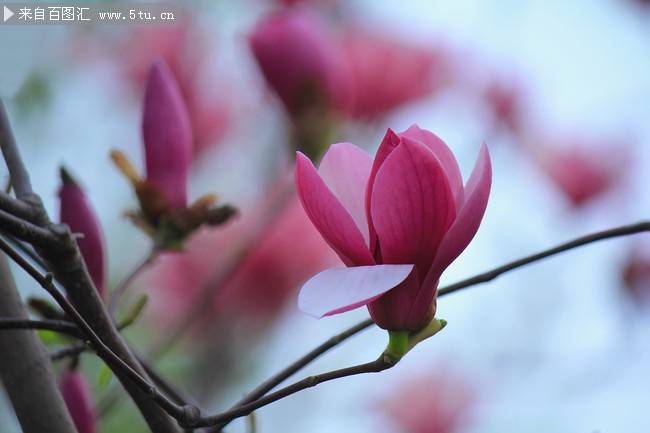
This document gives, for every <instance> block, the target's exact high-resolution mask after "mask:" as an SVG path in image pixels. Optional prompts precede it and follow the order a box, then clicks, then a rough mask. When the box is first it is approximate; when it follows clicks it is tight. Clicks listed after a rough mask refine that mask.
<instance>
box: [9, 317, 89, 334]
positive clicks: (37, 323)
mask: <svg viewBox="0 0 650 433" xmlns="http://www.w3.org/2000/svg"><path fill="white" fill-rule="evenodd" d="M12 329H43V330H47V331H54V332H59V333H61V334H66V335H69V336H70V337H75V338H80V337H81V334H80V333H79V328H77V327H76V326H75V325H74V323H71V322H68V321H65V320H48V319H46V320H32V319H24V318H14V317H0V330H12Z"/></svg>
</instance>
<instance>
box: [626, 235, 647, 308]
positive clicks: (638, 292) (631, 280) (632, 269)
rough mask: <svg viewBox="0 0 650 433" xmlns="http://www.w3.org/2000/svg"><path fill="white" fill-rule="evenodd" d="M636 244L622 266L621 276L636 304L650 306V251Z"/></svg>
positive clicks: (627, 291)
mask: <svg viewBox="0 0 650 433" xmlns="http://www.w3.org/2000/svg"><path fill="white" fill-rule="evenodd" d="M644 246H645V248H644V247H643V246H642V245H641V244H639V245H635V246H634V247H633V248H632V249H631V250H630V252H629V253H628V255H627V257H626V259H625V262H623V266H622V267H621V278H622V281H623V284H624V286H623V287H624V288H625V289H626V293H627V294H628V295H629V296H630V298H631V299H632V300H633V301H634V304H635V305H639V306H646V307H647V306H650V251H648V244H647V243H646V244H645V245H644Z"/></svg>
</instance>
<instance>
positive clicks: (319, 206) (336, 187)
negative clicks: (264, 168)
mask: <svg viewBox="0 0 650 433" xmlns="http://www.w3.org/2000/svg"><path fill="white" fill-rule="evenodd" d="M295 176H296V185H297V189H298V194H299V196H300V200H301V201H302V205H303V207H304V209H305V211H306V213H307V215H308V216H309V218H310V219H311V221H312V223H313V224H314V225H315V226H316V228H317V229H318V230H319V231H320V233H321V235H322V236H323V237H324V238H325V240H326V241H327V242H328V243H329V245H330V246H331V247H332V248H333V249H334V251H336V253H337V254H338V255H339V257H340V258H341V260H342V261H343V263H345V265H346V266H348V267H347V268H337V269H329V270H326V271H323V272H321V273H319V274H318V275H316V276H315V277H313V278H312V279H310V280H309V281H308V282H307V283H306V284H305V285H304V286H303V288H302V290H301V292H300V296H299V306H300V308H301V309H302V310H303V311H305V312H306V313H308V314H311V315H314V316H316V317H323V316H328V315H332V314H338V313H342V312H345V311H348V310H351V309H354V308H358V307H360V306H363V305H367V306H368V310H369V311H370V315H371V317H372V318H373V320H374V321H375V323H377V325H379V326H380V327H382V328H384V329H388V330H409V331H417V330H420V329H421V328H423V327H424V326H426V325H427V324H428V323H429V322H430V321H431V319H432V318H433V317H434V314H435V309H436V302H435V300H436V289H437V286H438V280H439V278H440V275H441V274H442V272H443V271H444V270H445V268H447V266H449V264H451V262H452V261H453V260H454V259H455V258H456V257H458V255H460V253H461V252H462V251H463V250H464V249H465V247H466V246H467V245H468V244H469V242H470V241H471V240H472V238H473V237H474V235H475V234H476V231H477V230H478V227H479V224H480V222H481V219H482V218H483V214H484V212H485V208H486V206H487V202H488V197H489V194H490V186H491V181H492V169H491V163H490V157H489V153H488V150H487V147H486V146H485V145H484V146H483V147H482V148H481V151H480V153H479V156H478V161H477V163H476V166H475V168H474V171H473V173H472V175H471V177H470V179H469V181H468V182H467V184H466V185H465V187H463V183H462V178H461V174H460V169H459V168H458V163H457V162H456V159H455V157H454V155H453V153H452V152H451V150H450V149H449V148H448V147H447V145H446V144H445V143H444V142H443V141H442V140H441V139H440V138H438V137H437V136H435V135H434V134H433V133H431V132H429V131H427V130H423V129H420V128H419V127H418V126H416V125H413V126H411V127H410V128H409V129H407V130H406V131H404V132H402V133H401V134H396V133H394V132H393V131H392V130H390V129H389V130H388V132H387V133H386V136H385V137H384V139H383V141H382V143H381V144H380V146H379V150H378V151H377V155H376V157H375V159H374V161H373V159H372V158H371V157H370V156H369V155H368V154H367V153H366V152H365V151H363V150H361V149H360V148H358V147H356V146H355V145H353V144H350V143H339V144H334V145H332V146H331V147H330V149H329V150H328V152H327V153H326V154H325V156H324V158H323V160H322V162H321V164H320V168H319V170H318V171H316V168H315V167H314V165H313V164H312V163H311V161H310V160H309V159H308V158H307V157H305V156H304V155H303V154H301V153H298V155H297V162H296V173H295Z"/></svg>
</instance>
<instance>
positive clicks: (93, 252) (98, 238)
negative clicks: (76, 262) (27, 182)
mask: <svg viewBox="0 0 650 433" xmlns="http://www.w3.org/2000/svg"><path fill="white" fill-rule="evenodd" d="M61 182H62V185H61V188H60V189H59V200H60V203H59V204H60V211H59V218H60V221H61V222H62V223H64V224H67V225H68V226H69V227H70V230H71V231H72V233H78V234H80V235H81V236H79V237H77V238H76V239H77V244H78V245H79V250H80V251H81V255H82V256H83V258H84V262H86V267H87V268H88V273H89V274H90V277H91V278H92V280H93V283H94V284H95V287H96V288H97V291H98V292H99V295H100V296H101V297H102V298H104V296H105V294H106V248H105V245H104V236H103V234H102V230H101V227H100V225H99V220H98V219H97V216H96V215H95V212H94V211H93V209H92V207H91V206H90V203H89V202H88V198H87V197H86V194H85V193H84V191H83V189H81V187H80V186H79V184H78V183H77V182H76V181H75V180H74V179H73V178H72V176H70V174H69V173H68V172H67V171H66V170H65V169H64V168H63V167H61Z"/></svg>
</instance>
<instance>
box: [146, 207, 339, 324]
mask: <svg viewBox="0 0 650 433" xmlns="http://www.w3.org/2000/svg"><path fill="white" fill-rule="evenodd" d="M267 213H268V209H267V207H263V208H261V209H259V210H257V211H255V210H253V211H251V212H246V213H244V216H243V217H242V220H240V221H238V222H236V223H234V224H232V225H231V226H229V227H226V228H225V229H223V230H220V231H217V232H214V231H211V232H202V233H200V234H198V235H196V236H194V238H192V240H190V241H189V243H188V245H187V248H186V250H185V251H184V252H183V253H182V254H168V255H165V256H163V257H161V258H160V260H159V263H158V264H157V265H156V266H154V268H153V269H152V271H151V272H150V273H149V277H148V281H150V282H151V283H152V286H153V287H156V292H155V296H152V298H153V299H152V301H153V307H154V310H155V311H154V313H155V314H156V315H157V316H158V317H159V318H167V319H170V320H175V319H178V317H179V316H181V315H182V314H183V313H184V312H185V311H187V309H188V308H189V306H190V305H193V303H194V302H196V298H197V296H198V294H199V293H200V292H201V291H202V290H203V287H204V286H205V285H206V284H210V281H211V278H213V276H214V274H215V273H218V272H219V270H220V269H222V267H223V266H224V265H225V266H228V263H229V261H230V260H231V259H232V257H233V256H236V255H238V254H240V253H241V250H240V248H241V240H242V239H246V237H247V236H248V235H249V234H250V233H251V232H254V231H255V230H256V228H257V227H258V225H259V224H262V223H263V221H264V218H267V217H268V216H267ZM335 262H336V257H335V256H334V255H333V254H332V252H331V251H330V249H329V248H328V247H327V245H326V244H325V242H324V241H323V240H322V239H321V237H320V236H319V234H318V232H317V231H316V230H315V229H314V227H313V226H312V225H311V223H310V222H309V220H308V219H307V217H306V216H305V214H304V212H303V211H302V209H301V208H300V204H299V202H298V200H297V198H296V197H295V196H294V197H292V198H291V199H290V202H289V204H288V205H287V206H286V208H284V209H283V210H282V211H281V212H280V214H278V215H277V216H276V218H275V219H274V220H273V222H272V223H271V225H270V226H269V227H268V229H267V230H266V232H264V233H263V234H262V236H261V238H260V239H259V240H258V242H257V243H255V244H254V245H253V249H252V250H251V251H250V252H249V253H248V255H247V256H246V258H245V259H244V260H243V262H241V263H240V265H239V267H238V268H237V270H236V271H235V273H234V274H233V275H232V277H231V278H230V279H229V280H228V281H227V282H226V284H225V285H224V286H222V287H218V288H217V287H215V288H214V289H215V290H214V293H215V295H214V298H213V300H212V302H213V307H212V316H214V317H215V318H219V319H224V320H229V319H232V320H235V321H240V322H247V323H249V324H253V325H255V324H258V325H259V324H260V323H262V324H263V323H265V322H268V321H270V320H272V319H273V318H274V317H276V316H277V315H278V314H279V313H280V312H281V310H282V307H283V306H284V305H285V303H286V301H287V300H288V299H289V298H291V297H292V295H293V294H294V293H296V291H297V287H298V285H299V284H300V283H301V282H303V281H304V280H305V279H306V278H307V277H309V275H312V274H313V273H314V272H318V271H320V270H322V269H324V268H325V267H327V266H330V265H332V264H333V263H335ZM217 289H218V290H217Z"/></svg>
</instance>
